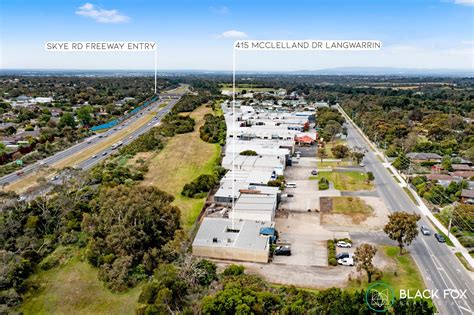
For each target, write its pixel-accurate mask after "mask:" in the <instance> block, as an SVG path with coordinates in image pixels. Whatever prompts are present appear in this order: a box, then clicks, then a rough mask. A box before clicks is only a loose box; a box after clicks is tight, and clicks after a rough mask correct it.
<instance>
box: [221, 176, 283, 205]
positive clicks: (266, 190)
mask: <svg viewBox="0 0 474 315" xmlns="http://www.w3.org/2000/svg"><path fill="white" fill-rule="evenodd" d="M280 193H281V191H280V189H279V188H278V187H270V186H254V185H250V184H249V183H246V182H235V183H234V185H232V181H224V182H222V183H221V186H220V187H219V189H218V190H217V192H216V193H215V194H214V202H215V203H216V204H218V205H230V204H232V199H233V200H234V201H235V200H237V199H239V197H240V196H241V195H242V194H256V195H273V196H275V198H276V200H277V202H279V201H280Z"/></svg>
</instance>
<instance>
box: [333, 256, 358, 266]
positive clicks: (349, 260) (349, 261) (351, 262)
mask: <svg viewBox="0 0 474 315" xmlns="http://www.w3.org/2000/svg"><path fill="white" fill-rule="evenodd" d="M337 263H338V264H339V265H343V266H354V259H352V258H349V257H348V258H342V259H339V260H338V261H337Z"/></svg>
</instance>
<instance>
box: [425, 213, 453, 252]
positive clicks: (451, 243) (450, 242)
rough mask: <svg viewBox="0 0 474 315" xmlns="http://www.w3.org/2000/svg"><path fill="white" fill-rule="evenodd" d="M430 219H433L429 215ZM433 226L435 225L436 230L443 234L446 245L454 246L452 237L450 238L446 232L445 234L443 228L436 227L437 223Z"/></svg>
mask: <svg viewBox="0 0 474 315" xmlns="http://www.w3.org/2000/svg"><path fill="white" fill-rule="evenodd" d="M435 217H436V214H435ZM428 219H429V220H430V221H431V219H430V218H429V217H428ZM440 222H442V221H441V220H440ZM432 223H433V222H432ZM433 226H434V228H435V229H436V232H437V233H438V234H441V235H442V236H443V237H444V239H445V240H446V245H448V246H453V247H454V244H453V242H452V241H451V239H449V237H448V236H447V235H446V234H444V233H443V232H441V230H440V229H438V227H436V225H435V224H434V223H433Z"/></svg>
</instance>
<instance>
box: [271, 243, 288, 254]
mask: <svg viewBox="0 0 474 315" xmlns="http://www.w3.org/2000/svg"><path fill="white" fill-rule="evenodd" d="M274 254H275V256H291V247H290V245H280V246H277V247H276V248H275V251H274Z"/></svg>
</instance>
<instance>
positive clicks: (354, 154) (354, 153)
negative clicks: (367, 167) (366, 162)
mask: <svg viewBox="0 0 474 315" xmlns="http://www.w3.org/2000/svg"><path fill="white" fill-rule="evenodd" d="M351 155H352V158H353V159H355V160H356V161H357V164H360V161H362V159H363V158H364V156H365V154H364V153H363V152H359V151H352V152H351Z"/></svg>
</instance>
